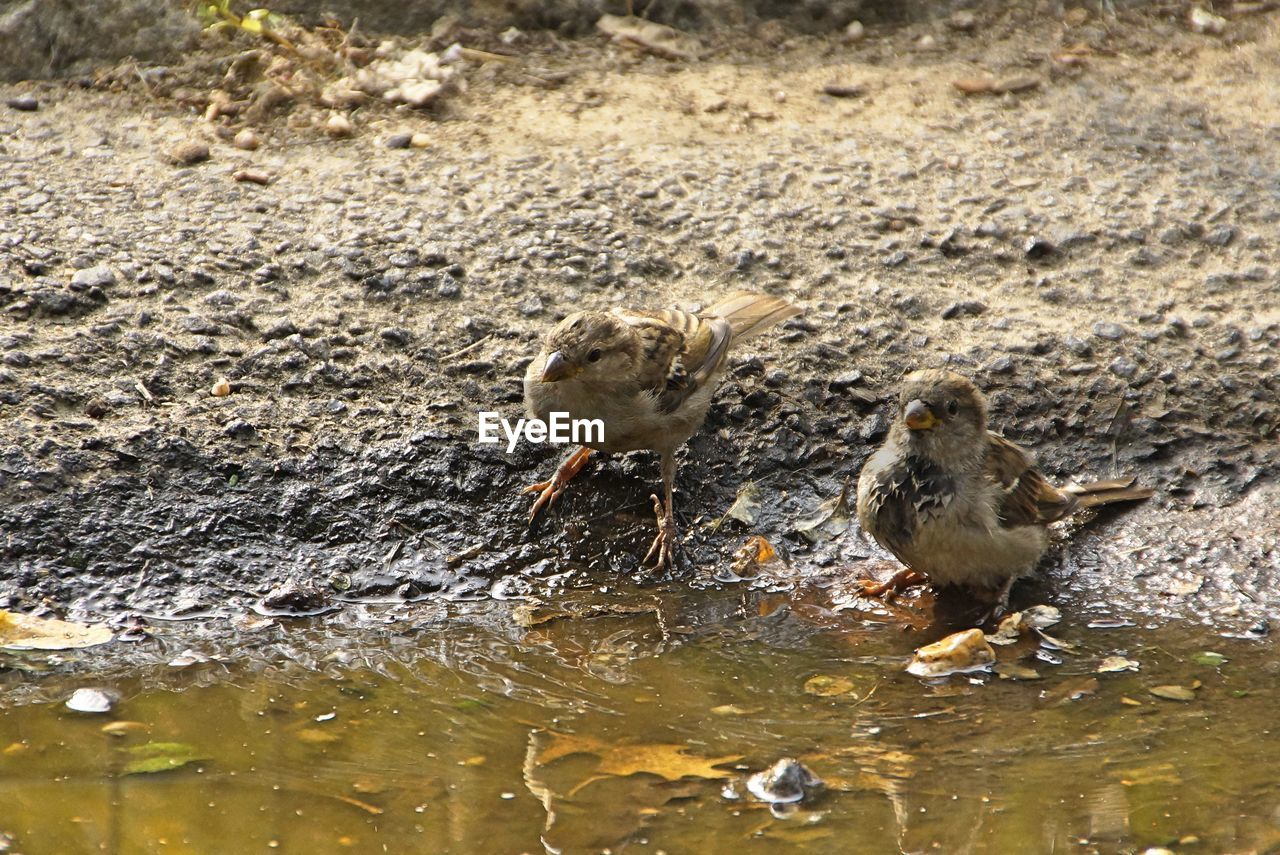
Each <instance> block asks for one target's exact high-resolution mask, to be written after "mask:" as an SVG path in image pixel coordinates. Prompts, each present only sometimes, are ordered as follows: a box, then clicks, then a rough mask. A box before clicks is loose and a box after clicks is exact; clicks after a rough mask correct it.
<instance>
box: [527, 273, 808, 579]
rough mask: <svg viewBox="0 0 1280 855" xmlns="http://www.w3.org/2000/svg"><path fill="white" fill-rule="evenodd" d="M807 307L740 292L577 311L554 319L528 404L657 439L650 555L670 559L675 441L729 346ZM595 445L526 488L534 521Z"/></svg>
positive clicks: (620, 436)
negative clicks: (703, 306) (703, 301)
mask: <svg viewBox="0 0 1280 855" xmlns="http://www.w3.org/2000/svg"><path fill="white" fill-rule="evenodd" d="M798 314H800V310H799V309H797V308H796V307H795V306H792V305H791V304H790V303H788V302H786V301H785V300H781V299H779V298H776V297H769V296H766V295H762V294H746V293H739V294H734V295H732V296H730V297H727V298H726V299H724V300H721V301H720V302H719V303H717V304H715V305H714V306H712V307H711V308H710V309H708V310H706V311H705V312H702V313H701V314H697V315H695V314H693V313H691V312H685V311H681V310H679V309H665V310H662V311H656V312H643V311H636V310H632V309H614V310H613V311H612V312H575V313H574V314H572V315H570V316H569V317H567V318H565V319H564V320H563V321H561V322H560V324H559V325H557V326H556V328H555V329H554V330H552V331H551V334H550V335H549V336H548V337H547V340H546V343H545V344H544V345H543V348H542V351H541V352H540V353H539V354H538V356H537V357H536V358H535V359H534V360H533V362H531V363H530V364H529V368H528V370H527V371H526V372H525V378H524V400H525V408H526V409H527V410H528V412H529V415H530V416H533V417H536V418H540V419H544V420H545V419H547V418H548V417H549V415H550V413H552V412H565V413H569V417H570V418H572V419H600V420H601V421H603V422H604V440H603V441H602V442H599V443H597V444H594V445H592V447H591V448H593V449H598V450H600V451H608V452H626V451H636V450H640V449H652V450H654V451H657V452H658V453H659V454H661V455H662V482H663V489H664V494H665V501H660V500H659V499H658V497H657V496H656V495H655V496H653V497H652V498H653V504H654V511H655V513H656V514H657V517H658V536H657V538H656V539H655V540H654V542H653V547H652V548H651V549H650V550H649V554H648V555H646V556H645V560H646V561H648V560H649V559H650V558H656V559H657V564H658V565H660V566H662V565H666V566H669V565H671V563H672V561H673V559H674V548H675V542H676V541H675V536H676V528H675V516H674V513H673V511H672V507H671V500H672V496H671V494H672V489H673V484H674V482H675V470H676V462H675V451H676V449H677V448H678V447H679V446H680V445H681V444H682V443H684V441H685V440H687V439H688V438H689V437H690V436H692V435H693V433H694V431H696V430H697V429H698V428H699V427H700V426H701V425H702V422H703V419H704V418H706V414H707V408H708V407H709V406H710V404H711V397H712V395H713V394H714V393H715V389H716V385H717V384H716V381H717V379H718V378H719V376H720V371H721V369H722V368H723V367H724V363H725V359H726V358H727V356H728V354H729V349H730V348H731V347H733V346H734V345H736V344H738V343H739V342H741V341H743V340H745V339H747V338H750V337H751V336H754V335H756V334H757V333H760V332H763V331H764V330H766V329H768V328H769V327H772V326H774V325H775V324H778V323H781V322H782V321H784V320H786V319H787V318H790V317H794V316H795V315H798ZM590 453H591V449H585V448H584V449H578V450H577V451H575V452H574V453H573V454H571V455H570V456H569V457H568V458H567V459H566V460H565V461H564V463H562V464H561V466H560V468H559V469H558V470H557V471H556V474H555V476H554V477H553V478H552V479H551V480H550V481H547V482H544V483H542V484H535V485H533V486H532V487H529V488H528V490H526V492H537V493H538V494H539V496H538V499H537V501H536V502H535V503H534V506H533V510H532V512H531V513H530V517H529V518H530V522H533V521H534V519H536V517H537V516H538V515H539V514H540V513H541V512H542V511H544V510H545V509H546V508H547V507H550V505H551V504H552V503H553V502H554V501H555V500H556V498H557V497H558V496H559V495H560V493H561V492H562V491H563V490H564V487H565V485H566V484H567V483H568V482H569V480H570V479H571V478H573V476H574V475H576V474H577V473H578V471H579V470H580V469H581V468H582V466H583V465H584V464H585V463H586V460H587V457H588V456H589V455H590Z"/></svg>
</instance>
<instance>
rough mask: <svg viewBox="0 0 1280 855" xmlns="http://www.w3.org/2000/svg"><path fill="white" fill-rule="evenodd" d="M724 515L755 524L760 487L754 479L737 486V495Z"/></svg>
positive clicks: (758, 507) (758, 506)
mask: <svg viewBox="0 0 1280 855" xmlns="http://www.w3.org/2000/svg"><path fill="white" fill-rule="evenodd" d="M724 515H725V518H731V519H735V520H737V521H738V522H741V523H746V524H747V525H755V522H756V519H757V518H758V517H759V516H760V488H759V487H758V486H757V485H756V482H755V481H748V482H747V483H745V484H743V485H742V486H741V487H739V488H738V495H737V497H736V498H735V499H734V500H733V504H732V505H730V506H729V510H727V511H725V514H724Z"/></svg>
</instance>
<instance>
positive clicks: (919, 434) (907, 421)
mask: <svg viewBox="0 0 1280 855" xmlns="http://www.w3.org/2000/svg"><path fill="white" fill-rule="evenodd" d="M986 431H987V404H986V400H985V399H984V398H983V397H982V393H981V392H979V391H978V389H977V387H976V386H974V385H973V384H972V383H971V382H969V380H968V379H966V378H964V377H961V376H960V375H959V374H956V373H954V372H952V371H945V370H940V369H930V370H926V371H913V372H912V373H910V374H908V375H907V376H906V377H904V378H903V380H902V391H901V393H900V394H899V395H898V412H897V413H896V418H895V420H894V425H893V434H894V437H895V438H896V439H897V440H898V441H899V442H901V443H904V444H905V445H906V446H907V448H908V449H910V451H911V452H912V453H915V454H921V455H924V456H925V457H928V458H929V459H931V460H933V461H935V462H937V463H941V464H944V465H945V464H952V465H954V464H958V463H961V462H967V461H969V460H970V459H973V458H975V457H979V456H981V455H983V454H985V452H986V442H985V441H984V440H985V439H986Z"/></svg>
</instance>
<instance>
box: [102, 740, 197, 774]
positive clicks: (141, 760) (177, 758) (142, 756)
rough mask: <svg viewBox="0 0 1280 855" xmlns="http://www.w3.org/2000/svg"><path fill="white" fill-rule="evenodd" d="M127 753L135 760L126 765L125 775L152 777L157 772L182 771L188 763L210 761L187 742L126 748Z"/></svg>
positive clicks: (156, 743)
mask: <svg viewBox="0 0 1280 855" xmlns="http://www.w3.org/2000/svg"><path fill="white" fill-rule="evenodd" d="M125 752H126V753H128V754H129V756H130V757H132V758H133V759H132V760H130V761H129V762H128V763H125V764H124V768H123V769H121V772H122V773H123V774H125V775H150V774H154V773H155V772H169V771H172V770H173V769H180V768H182V767H183V766H186V765H187V764H188V763H196V762H199V761H201V760H208V759H210V758H209V757H206V756H204V755H202V754H200V753H199V752H198V751H197V750H196V749H195V748H194V747H193V746H190V745H187V744H186V743H185V742H148V743H146V744H144V745H135V746H134V747H132V748H126V749H125Z"/></svg>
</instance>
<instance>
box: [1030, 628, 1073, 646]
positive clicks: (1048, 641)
mask: <svg viewBox="0 0 1280 855" xmlns="http://www.w3.org/2000/svg"><path fill="white" fill-rule="evenodd" d="M1035 632H1036V634H1037V635H1039V636H1040V641H1041V642H1042V643H1043V644H1044V645H1045V647H1048V648H1051V649H1053V650H1075V649H1076V646H1075V645H1074V644H1072V643H1071V642H1069V641H1063V640H1062V639H1061V638H1056V637H1054V636H1052V635H1050V634H1049V633H1047V632H1045V631H1044V630H1042V629H1037V630H1036V631H1035Z"/></svg>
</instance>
